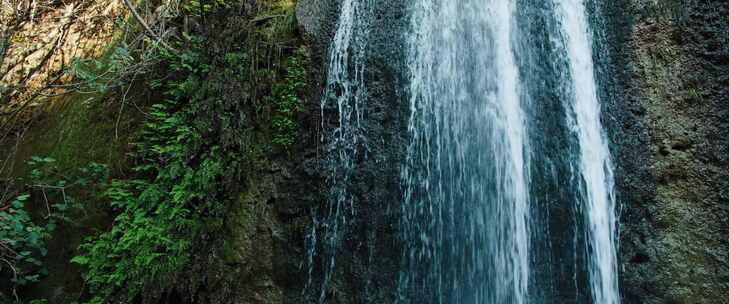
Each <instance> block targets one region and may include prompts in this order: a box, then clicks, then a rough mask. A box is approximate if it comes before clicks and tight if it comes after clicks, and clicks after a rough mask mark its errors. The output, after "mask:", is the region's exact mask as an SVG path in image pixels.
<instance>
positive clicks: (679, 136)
mask: <svg viewBox="0 0 729 304" xmlns="http://www.w3.org/2000/svg"><path fill="white" fill-rule="evenodd" d="M596 1H597V2H605V3H604V5H603V6H604V10H605V14H606V17H607V18H606V19H607V27H606V31H605V32H606V37H605V40H604V41H603V42H604V43H605V44H604V47H605V49H606V50H607V53H606V54H607V55H608V56H606V57H605V58H603V59H604V62H605V68H604V69H603V70H602V77H601V78H602V79H603V80H604V82H605V84H607V88H608V90H607V91H606V93H605V94H606V96H608V97H609V98H607V100H609V101H608V102H606V104H605V115H604V119H605V124H606V126H607V127H608V128H609V130H610V137H611V142H612V144H613V155H614V157H615V159H616V164H617V165H618V168H617V172H616V173H617V174H616V178H617V180H616V182H617V186H618V190H619V196H620V202H621V205H622V212H621V242H620V261H619V262H620V271H621V275H620V285H621V291H622V294H623V298H624V302H625V303H628V304H632V303H635V304H639V303H640V304H642V303H648V304H652V303H687V304H690V303H727V302H726V301H727V297H729V237H727V235H729V220H728V218H729V136H728V135H729V133H728V132H729V17H727V16H729V2H727V1H725V0H681V1H679V0H666V1H654V0H618V1H613V2H610V3H607V2H608V1H607V0H605V1H598V0H596ZM341 2H342V1H337V0H299V1H298V3H297V9H296V15H297V18H298V22H299V29H300V31H301V34H302V35H303V36H305V37H306V41H307V44H308V46H307V47H308V49H309V53H310V60H311V65H310V70H309V73H308V74H309V76H310V77H309V79H310V84H309V86H310V89H309V94H308V95H309V96H308V98H307V100H306V102H305V103H304V104H303V108H302V111H301V113H300V115H299V117H298V122H299V126H300V133H299V136H300V137H299V140H298V143H297V144H296V145H295V146H293V147H292V149H291V150H292V151H291V152H292V153H290V154H289V155H278V156H276V157H272V159H270V162H271V163H270V164H267V165H266V169H265V170H264V169H261V170H256V171H254V172H251V173H250V176H247V177H246V178H245V180H246V184H245V185H240V186H239V188H240V189H239V190H240V191H241V195H240V198H239V200H238V201H237V202H236V203H235V204H233V205H232V206H231V210H230V213H229V216H228V217H227V218H226V219H225V220H224V221H225V227H226V229H227V231H228V232H229V233H230V235H228V236H226V237H216V236H210V239H209V242H206V241H208V240H203V241H202V243H203V245H200V246H201V247H199V248H196V251H197V252H198V254H197V255H196V258H195V260H194V263H192V264H193V266H191V267H189V268H188V269H187V270H186V272H185V276H181V277H180V283H179V284H178V285H179V287H178V288H176V289H175V290H174V291H171V292H167V294H166V299H167V302H169V303H292V304H293V303H306V300H305V299H304V297H303V291H304V290H305V288H306V284H307V281H308V280H310V277H309V273H308V265H306V256H307V245H306V243H305V240H306V237H307V234H308V233H309V227H310V225H311V221H310V215H311V214H312V212H313V210H316V209H317V207H318V208H319V210H322V209H325V208H326V204H327V199H326V196H327V195H328V190H327V188H326V186H325V184H326V173H325V169H324V164H323V163H322V157H321V153H322V152H323V148H322V147H321V134H320V132H321V131H320V126H321V117H320V113H322V110H321V109H320V104H321V103H320V101H321V98H322V96H321V95H322V92H323V90H324V87H325V81H326V77H327V75H326V71H327V64H328V61H329V57H328V56H329V53H328V52H329V46H330V43H331V41H332V37H333V36H334V31H335V30H336V22H337V18H338V16H339V5H340V4H341ZM405 2H406V1H393V0H371V1H370V5H371V6H372V7H373V9H374V11H373V15H372V16H373V17H372V20H371V22H370V37H369V39H368V42H367V43H368V45H367V51H366V58H365V61H366V70H365V83H366V84H367V100H368V101H367V108H366V110H365V115H364V126H363V129H365V130H366V132H367V137H368V138H370V139H374V140H373V141H372V142H370V143H369V144H368V145H367V147H366V150H367V151H366V153H363V155H366V157H363V158H362V159H359V160H358V167H359V168H360V169H359V171H358V172H357V173H356V174H355V175H354V177H353V179H352V183H353V187H352V192H353V196H354V197H355V204H356V208H357V215H356V217H354V218H353V219H352V222H350V223H349V224H348V228H347V229H348V233H347V235H346V238H345V239H343V240H342V242H341V246H340V249H338V252H337V254H338V258H337V266H336V270H335V272H334V274H333V278H332V291H331V292H330V293H329V294H327V295H326V297H327V298H328V303H393V302H394V295H395V291H396V285H397V275H398V273H397V271H398V269H399V263H400V255H401V251H400V248H401V247H400V243H399V240H398V236H397V229H398V228H397V224H398V220H399V214H398V212H399V210H400V209H399V208H400V206H399V204H400V202H401V189H400V186H399V183H400V175H399V174H400V172H399V169H400V168H399V166H397V165H393V164H400V163H402V158H403V154H404V148H405V146H406V138H405V133H406V130H405V122H406V120H407V115H408V112H407V110H408V109H407V107H406V104H407V102H406V99H405V98H406V95H405V92H403V88H404V87H405V86H406V84H405V83H404V77H403V76H404V74H403V73H404V54H403V51H404V47H403V45H401V41H403V39H402V36H401V35H404V31H405V30H404V29H405V27H406V22H407V14H406V12H405V5H406V4H405ZM93 3H95V4H93V5H89V6H83V7H78V8H75V9H76V10H77V11H79V12H81V13H82V14H81V16H86V14H88V15H89V17H88V18H87V19H88V20H91V19H93V18H91V16H93V15H94V14H104V12H103V9H107V10H109V12H111V13H109V14H112V15H113V16H117V15H118V16H122V15H123V14H122V13H121V12H120V8H119V7H118V6H109V7H107V8H104V7H101V6H99V5H98V3H96V2H93ZM72 9H73V8H72ZM99 12H100V13H99ZM61 17H62V16H54V15H48V16H41V17H39V18H41V19H38V21H37V22H38V25H37V26H38V27H39V28H40V29H42V31H38V32H37V33H35V34H34V35H35V36H33V35H30V34H33V31H31V30H29V29H20V30H18V31H17V33H25V34H23V35H20V34H16V35H14V36H12V37H10V36H8V37H5V36H3V37H0V38H6V39H14V40H13V42H14V44H13V45H21V44H23V43H30V42H32V41H34V40H33V39H41V40H43V42H44V43H45V44H48V43H51V42H54V43H55V42H56V41H58V42H57V44H58V46H59V48H58V50H63V49H65V50H69V51H72V52H76V55H78V56H80V55H83V56H91V55H99V52H100V48H99V47H98V46H97V44H99V43H102V42H103V43H107V42H108V41H111V39H112V38H113V37H112V34H113V33H112V32H110V31H108V30H105V31H98V32H94V31H92V30H89V29H88V27H91V26H92V25H93V22H92V23H89V25H88V26H82V25H83V24H81V23H78V22H76V23H74V24H69V25H68V26H67V27H65V28H63V27H61V28H62V29H65V31H61V32H59V31H58V29H56V28H55V25H56V24H57V23H58V22H66V21H64V20H70V19H64V18H61ZM42 18H49V20H51V19H52V20H53V21H52V22H51V21H47V22H48V24H46V21H43V20H44V19H42ZM74 20H76V19H74ZM84 20H86V19H84ZM104 20H106V19H104ZM89 22H90V21H89ZM109 22H111V21H104V22H100V24H98V25H97V26H99V27H100V28H105V26H108V25H109V24H107V23H109ZM46 25H48V26H46ZM64 33H65V34H64ZM94 33H97V34H98V35H101V34H103V37H101V38H99V37H96V36H94V35H96V34H94ZM26 34H27V35H26ZM58 35H66V36H58ZM59 37H61V38H62V40H58V39H61V38H59ZM95 37H96V38H95ZM74 39H76V40H79V41H87V40H88V41H90V42H88V43H90V47H89V48H88V50H87V48H81V49H77V48H75V47H74V43H73V42H74V41H76V40H74ZM46 40H47V41H46ZM0 42H1V41H0ZM45 44H44V45H45ZM23 45H24V44H23ZM29 45H30V44H29ZM0 47H4V45H0ZM84 50H86V51H84ZM0 51H2V52H6V53H5V54H6V56H5V57H2V56H0V58H5V61H4V62H0V63H2V65H0V76H1V77H2V81H3V83H2V84H7V83H11V82H12V83H15V84H19V83H22V81H20V79H21V78H24V79H27V80H28V81H29V82H27V83H28V84H30V85H32V86H41V85H42V84H43V83H44V82H48V81H50V80H52V79H51V78H52V77H51V76H53V75H56V74H58V72H59V71H60V70H61V67H62V66H64V65H68V64H70V60H71V58H72V57H73V56H70V57H69V56H68V54H66V55H64V54H63V53H62V52H60V51H59V52H58V53H54V52H56V51H53V52H50V53H49V52H48V50H47V49H46V46H44V47H39V48H36V49H32V50H31V51H29V52H30V53H29V54H30V55H29V56H31V57H32V58H36V59H34V60H41V59H42V60H45V61H43V62H46V61H47V64H46V63H44V64H46V65H45V66H44V67H41V68H40V69H46V70H48V71H49V72H43V71H41V72H43V73H40V74H39V73H37V72H38V71H39V70H36V69H32V68H28V67H25V64H24V63H23V59H22V58H21V59H18V58H20V57H18V56H20V55H18V54H21V53H20V52H19V51H18V49H16V48H9V49H0ZM21 55H22V54H21ZM64 56H66V57H64ZM36 74H38V75H45V76H43V77H45V78H43V77H40V76H33V75H36ZM49 75H50V76H49ZM39 77H40V78H39ZM49 77H51V78H49ZM11 78H12V79H11ZM11 80H12V81H11ZM27 88H31V86H28V87H27ZM20 89H21V88H20V87H19V86H17V85H14V86H13V87H11V86H5V87H0V90H1V91H0V93H3V94H4V95H0V97H3V96H4V97H8V96H11V95H12V98H13V99H14V100H16V99H19V98H20V95H19V94H21V93H23V92H25V91H23V90H20ZM8 99H9V97H8ZM330 110H331V109H330ZM325 111H327V109H325ZM114 117H116V116H114ZM325 123H327V124H334V123H335V122H334V121H327V122H325ZM0 150H2V149H0ZM32 153H37V151H31V152H28V154H29V155H30V154H32ZM325 262H326V261H324V260H322V258H321V257H317V258H315V260H314V267H313V268H312V269H313V271H312V274H311V281H312V282H313V284H314V285H313V286H318V285H317V284H319V283H320V282H321V281H322V279H323V278H322V276H323V273H322V272H321V269H322V263H325ZM75 277H77V276H75ZM78 280H79V278H76V281H75V282H70V283H69V282H64V283H61V285H64V284H65V285H74V286H75V287H76V289H73V290H71V291H69V290H64V289H63V288H62V287H57V286H55V285H53V286H49V287H45V285H44V286H42V288H46V289H48V290H47V291H48V292H45V294H48V295H49V297H50V296H52V294H55V293H66V296H68V294H73V295H75V294H76V292H77V291H78V290H77V289H79V288H81V287H80V286H77V285H81V284H80V282H79V281H78ZM51 289H53V290H51ZM59 290H60V291H59ZM59 299H60V298H59ZM51 300H53V299H51ZM156 300H159V299H150V301H156Z"/></svg>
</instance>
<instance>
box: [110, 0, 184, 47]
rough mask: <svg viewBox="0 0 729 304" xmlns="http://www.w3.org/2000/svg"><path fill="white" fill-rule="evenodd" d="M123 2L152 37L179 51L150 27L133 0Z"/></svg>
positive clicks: (164, 45)
mask: <svg viewBox="0 0 729 304" xmlns="http://www.w3.org/2000/svg"><path fill="white" fill-rule="evenodd" d="M122 2H124V5H125V6H126V7H127V9H129V11H131V12H132V15H133V16H134V19H136V20H137V22H139V24H141V25H142V27H143V28H144V30H145V31H146V32H147V34H148V35H150V36H151V37H152V38H154V39H156V40H157V42H158V43H159V44H161V45H162V46H163V47H164V48H166V49H168V50H170V51H174V52H177V50H176V49H175V48H173V47H171V46H170V45H169V44H167V42H165V41H164V40H163V39H162V37H160V36H159V35H157V33H155V32H154V31H153V30H152V29H151V28H150V27H149V25H147V23H146V22H144V19H142V16H140V15H139V13H138V12H137V9H136V7H135V6H134V4H132V2H130V1H129V0H122Z"/></svg>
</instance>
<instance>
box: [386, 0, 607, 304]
mask: <svg viewBox="0 0 729 304" xmlns="http://www.w3.org/2000/svg"><path fill="white" fill-rule="evenodd" d="M409 9H410V10H411V12H410V14H411V16H410V18H411V26H410V32H408V33H406V35H405V40H406V47H407V50H408V53H407V66H408V76H409V79H410V83H409V87H408V93H409V100H408V101H409V105H410V120H409V124H408V135H409V136H410V144H409V146H408V147H407V153H406V155H407V157H406V162H405V164H404V165H403V167H402V171H401V172H402V173H401V179H402V187H403V202H402V206H401V212H402V219H401V232H402V238H403V240H404V241H405V245H404V249H403V255H402V256H403V258H402V271H401V275H400V278H399V289H398V300H399V301H400V302H402V303H446V304H460V303H463V304H481V303H499V304H500V303H561V302H565V301H571V302H575V303H600V304H617V303H619V302H620V297H619V292H618V284H617V269H616V264H617V262H616V242H617V235H616V234H617V233H616V215H615V195H614V191H613V173H612V164H611V161H610V153H609V149H608V142H607V139H606V135H605V131H604V130H603V128H602V126H601V122H600V116H601V115H600V111H601V109H600V103H599V100H598V95H599V94H598V90H599V88H598V86H597V83H596V76H595V63H594V62H593V59H592V56H593V50H592V41H591V33H590V24H589V22H588V17H587V10H586V7H585V4H584V3H583V1H582V0H553V1H550V2H543V1H532V0H460V1H448V0H412V1H411V2H410V7H409ZM534 23H538V25H534ZM522 27H523V28H522ZM545 78H549V79H545ZM553 103H556V105H557V106H556V107H550V106H547V105H549V104H553ZM544 110H551V111H554V113H542V112H540V111H544ZM545 126H546V127H548V128H546V127H545ZM545 138H546V139H545ZM560 145H563V146H564V147H558V146H560ZM563 154H566V155H563ZM533 171H534V172H533ZM536 183H543V184H544V185H542V184H536ZM565 189H566V190H565ZM563 192H568V194H567V195H563ZM549 204H551V205H549ZM554 206H556V207H554ZM549 208H552V209H558V210H559V209H565V210H571V211H569V212H563V213H565V214H569V216H571V217H572V218H569V219H567V221H565V223H560V220H559V219H555V218H552V217H554V216H557V215H554V214H551V213H550V211H549ZM545 209H546V211H545ZM583 216H584V218H582V217H583ZM570 242H571V243H572V246H568V245H566V243H570ZM556 243H562V245H559V246H553V244H556ZM570 249H572V250H571V251H570ZM581 249H584V251H581ZM542 251H550V253H548V254H546V253H543V252H542ZM567 262H569V264H568V265H562V264H559V263H567ZM544 264H550V265H547V266H545V265H544ZM551 264H557V265H551ZM583 272H584V273H586V275H585V276H583V275H581V274H582V273H583ZM582 279H585V280H586V281H589V282H584V283H583V282H581V280H582ZM568 280H572V281H574V284H570V283H569V282H565V281H568Z"/></svg>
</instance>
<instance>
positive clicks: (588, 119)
mask: <svg viewBox="0 0 729 304" xmlns="http://www.w3.org/2000/svg"><path fill="white" fill-rule="evenodd" d="M556 5H557V6H556V7H557V10H558V12H557V15H558V16H559V18H560V22H561V30H562V35H563V37H564V44H565V48H566V51H567V54H568V57H569V68H570V74H571V79H572V83H571V84H570V85H571V86H570V87H571V89H572V94H571V95H572V97H573V100H571V103H570V106H571V110H572V113H571V115H573V116H572V117H569V118H568V122H569V123H570V124H571V127H572V128H573V130H574V132H575V133H576V134H577V137H578V139H579V145H580V160H579V171H580V174H581V176H582V180H583V182H584V188H585V189H584V191H585V193H584V200H585V201H586V202H583V203H587V206H586V211H587V220H586V222H587V225H588V227H587V228H588V229H587V234H588V236H587V237H588V240H589V248H590V249H589V253H588V256H589V259H588V260H589V265H588V267H589V269H588V270H589V273H590V284H591V288H590V289H591V292H592V297H593V301H594V302H595V303H600V304H617V303H620V294H619V292H618V279H617V278H618V275H617V259H616V238H617V235H616V227H615V225H616V216H615V194H614V190H613V171H612V163H611V160H610V150H609V149H608V141H607V138H606V135H605V133H604V131H603V128H602V125H601V122H600V103H599V101H598V94H597V86H596V81H595V68H594V66H595V65H594V62H593V59H592V56H593V54H592V44H591V39H590V32H589V28H588V20H587V15H586V12H585V11H586V8H585V3H584V1H583V0H556Z"/></svg>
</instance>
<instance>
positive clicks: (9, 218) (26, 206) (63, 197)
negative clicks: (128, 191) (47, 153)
mask: <svg viewBox="0 0 729 304" xmlns="http://www.w3.org/2000/svg"><path fill="white" fill-rule="evenodd" d="M54 163H55V160H54V159H52V158H49V157H32V158H31V160H30V161H28V165H29V166H30V167H31V168H32V170H31V171H30V174H29V178H28V182H27V184H26V185H25V186H24V190H25V192H24V193H22V194H20V195H18V196H17V197H15V198H14V199H13V200H12V201H10V202H9V203H8V204H7V205H5V206H2V207H0V272H1V273H3V274H7V276H5V275H4V276H3V277H6V278H9V282H8V284H9V285H10V286H12V287H11V292H12V293H13V294H15V290H16V288H17V287H18V286H23V285H26V284H29V283H32V282H37V281H38V280H39V279H40V277H41V276H43V275H46V274H47V273H48V270H47V269H46V268H45V266H44V264H43V258H44V257H46V256H47V255H48V249H47V247H46V241H47V240H48V239H49V238H50V237H51V235H52V233H53V232H54V231H55V230H56V228H57V227H58V225H59V224H61V223H62V222H66V221H68V220H69V217H68V216H69V213H70V212H71V211H72V210H74V209H77V208H79V207H80V204H79V202H77V201H76V200H75V199H74V198H73V197H72V196H71V193H72V192H76V191H72V190H75V189H79V188H82V187H83V188H85V189H88V188H93V187H89V186H90V185H91V184H98V183H100V182H103V180H104V179H105V177H106V176H107V170H106V167H105V166H103V165H100V164H95V163H92V164H90V165H89V166H87V167H84V168H82V169H80V170H77V171H75V172H59V170H58V169H57V168H56V167H55V166H54ZM32 202H36V205H39V206H38V207H36V208H35V210H33V208H31V207H30V206H31V205H33V204H32ZM34 211H35V212H34ZM0 299H1V298H0ZM17 300H18V299H17V297H16V301H17Z"/></svg>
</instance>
